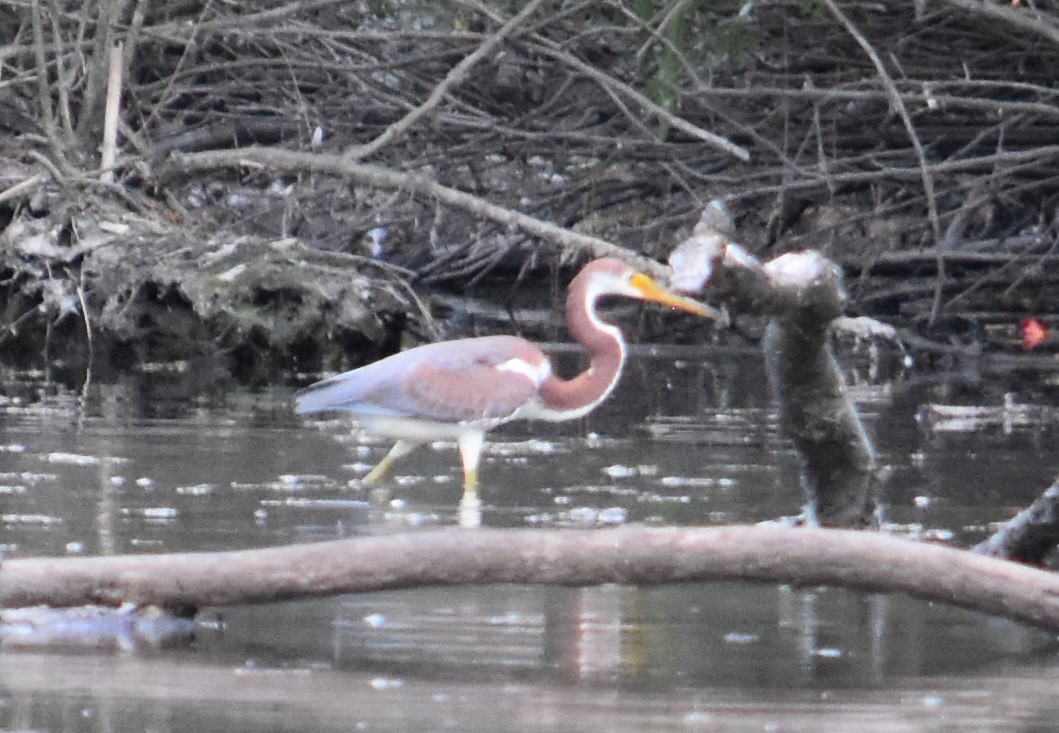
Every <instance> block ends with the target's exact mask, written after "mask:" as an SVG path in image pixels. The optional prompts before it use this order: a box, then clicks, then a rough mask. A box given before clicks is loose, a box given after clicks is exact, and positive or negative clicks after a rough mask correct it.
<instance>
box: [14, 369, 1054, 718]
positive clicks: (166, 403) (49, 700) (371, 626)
mask: <svg viewBox="0 0 1059 733" xmlns="http://www.w3.org/2000/svg"><path fill="white" fill-rule="evenodd" d="M854 376H856V375H854ZM8 377H9V378H8V379H7V382H6V392H7V394H8V397H9V400H10V401H9V402H8V403H7V404H6V405H5V406H3V407H2V411H0V530H2V535H0V543H2V545H3V548H4V549H5V550H6V551H7V552H8V553H9V554H11V555H15V556H29V555H41V554H46V555H94V554H101V553H125V552H158V551H173V550H189V549H196V550H214V549H216V550H220V549H235V548H245V547H259V546H264V545H273V544H281V543H287V542H303V541H313V540H321V539H330V538H335V537H340V536H350V535H356V534H362V533H387V532H405V531H415V530H416V529H417V528H420V527H424V526H427V527H429V526H436V525H449V524H453V523H455V521H456V502H457V499H458V497H459V494H460V481H461V475H460V472H459V467H458V466H459V464H458V460H457V456H456V453H455V450H454V448H453V447H452V446H437V447H431V448H427V449H421V450H420V451H419V452H417V453H415V454H413V455H412V456H409V457H408V458H406V459H404V461H403V462H402V463H401V464H399V466H398V468H397V471H396V474H395V476H394V477H393V478H394V480H393V481H392V482H391V483H389V484H388V490H387V491H385V492H376V493H372V494H370V493H367V492H365V491H364V490H363V489H361V488H360V487H359V484H358V481H357V479H358V478H359V477H360V476H361V475H363V473H364V471H365V470H366V469H367V468H368V467H370V465H372V464H373V463H374V461H376V460H377V459H378V458H379V457H381V455H382V454H383V452H385V450H386V449H387V448H388V446H387V445H385V444H382V443H375V442H370V441H368V442H363V441H361V440H360V439H358V438H357V437H355V436H352V435H350V433H349V431H348V430H346V429H345V428H344V427H343V426H342V425H341V424H340V423H337V422H317V423H306V424H302V423H301V422H300V421H299V420H298V419H296V418H295V417H294V416H293V415H292V414H291V410H290V399H291V393H290V392H289V391H284V390H275V391H269V392H258V393H249V392H246V391H239V390H236V391H232V392H230V393H218V392H211V391H209V390H203V389H202V388H201V387H200V386H198V385H197V384H196V376H195V373H194V370H192V371H191V372H189V373H180V374H167V373H157V374H151V375H141V376H138V377H129V378H127V379H125V380H124V381H123V382H121V383H119V384H114V385H100V386H92V387H90V388H89V389H87V390H86V391H85V393H84V394H83V395H81V394H77V393H73V392H71V391H69V390H67V389H64V388H63V387H61V386H56V385H54V384H50V385H49V384H45V383H42V382H40V381H39V380H35V379H28V378H25V377H24V376H18V375H8ZM989 384H990V385H991V386H990V387H989V388H988V389H986V388H984V387H982V386H981V384H972V385H967V384H965V383H960V382H954V381H953V380H937V381H934V382H930V381H924V383H922V384H915V383H913V382H912V381H910V380H908V379H903V380H898V381H896V382H882V383H877V384H872V383H871V382H869V381H867V380H861V381H858V384H857V385H856V386H855V388H854V394H855V395H856V396H857V399H858V403H859V404H860V406H861V407H862V409H863V410H864V413H865V415H866V417H867V419H868V421H869V424H870V427H871V431H872V433H873V435H874V436H875V438H876V440H877V445H878V449H879V453H880V458H881V462H882V463H883V464H884V465H885V466H886V467H887V469H888V473H887V479H886V489H885V496H884V500H885V503H886V507H885V509H886V519H887V521H889V522H891V523H892V524H893V525H894V526H895V527H896V528H898V529H899V530H900V531H904V532H911V533H926V534H931V535H933V536H936V537H941V538H947V537H953V538H954V539H955V541H958V542H968V541H974V540H975V539H978V538H979V537H981V536H982V535H983V534H984V533H985V532H987V531H988V524H989V523H990V522H993V521H997V520H1001V519H1004V518H1006V517H1008V516H1010V514H1011V513H1012V512H1013V511H1014V510H1015V509H1017V508H1019V507H1020V506H1023V505H1025V504H1026V503H1028V502H1029V501H1031V500H1032V499H1033V498H1035V496H1036V495H1037V494H1038V493H1039V492H1040V491H1041V490H1042V489H1043V488H1044V487H1046V486H1047V485H1048V484H1049V482H1050V481H1051V479H1052V478H1053V474H1054V473H1055V472H1056V465H1055V460H1054V456H1055V455H1056V454H1057V451H1056V447H1057V442H1059V433H1057V431H1056V430H1054V429H1049V428H1039V427H1038V428H1034V427H1029V426H1021V427H1020V426H1015V427H1011V428H1010V429H1009V430H1008V431H1005V430H1004V428H1003V425H1002V423H1000V424H998V425H996V426H986V427H981V429H975V430H971V431H966V430H964V431H948V430H943V429H937V430H931V429H927V428H924V427H922V426H921V425H919V424H917V422H916V421H915V419H914V417H915V414H916V412H917V410H918V409H919V407H920V406H921V405H923V404H924V403H926V402H930V401H942V400H943V399H949V398H960V399H964V400H966V399H968V398H973V399H974V401H977V402H985V403H996V404H1000V396H999V395H1000V393H1001V392H1003V391H1004V390H1005V389H1006V387H1004V386H1003V385H1001V384H999V383H998V382H992V383H989ZM763 386H764V374H763V372H762V366H761V363H760V360H759V358H758V357H757V355H756V354H754V352H753V351H750V350H747V351H712V352H709V353H705V354H704V353H702V352H697V351H670V352H667V353H665V354H662V355H660V356H651V355H641V356H640V357H638V358H637V359H635V360H634V361H633V362H632V364H631V365H630V368H629V370H628V372H627V374H626V376H625V379H624V381H623V383H622V385H621V387H620V389H619V392H618V393H617V395H616V396H615V398H614V399H612V400H611V401H610V402H609V403H607V404H606V405H605V406H604V407H603V408H601V409H600V410H599V411H597V412H596V413H594V414H593V415H592V416H591V417H590V418H589V419H587V420H586V421H583V422H579V423H576V424H570V425H532V424H529V425H524V426H510V427H509V428H507V429H505V430H504V431H502V432H499V433H497V434H495V435H494V436H493V437H494V440H493V442H492V443H491V445H490V449H489V452H488V454H487V456H486V458H485V460H484V461H483V465H482V470H481V473H482V482H483V489H482V491H483V501H484V504H485V506H484V508H483V516H482V521H483V524H485V525H491V526H542V527H554V526H600V527H601V529H600V531H606V529H605V525H608V524H618V523H627V522H638V523H647V524H716V523H728V522H753V521H758V520H763V519H770V518H774V517H777V516H782V515H792V514H796V513H797V512H798V511H799V510H800V506H801V497H800V490H799V487H798V482H797V468H796V463H795V459H794V456H793V454H792V453H791V452H790V451H789V450H788V448H787V447H786V445H785V444H784V443H783V441H782V440H780V439H779V438H778V437H777V435H776V429H775V415H774V412H773V411H772V409H771V407H770V404H769V399H768V396H767V395H766V394H765V392H764V389H763ZM1056 651H1057V647H1056V644H1055V640H1054V638H1053V637H1052V636H1051V635H1048V634H1045V633H1042V632H1039V631H1035V630H1032V629H1028V628H1026V627H1023V626H1020V625H1017V624H1014V623H1011V622H1007V621H1004V620H999V619H995V618H991V617H987V616H984V615H980V614H975V613H970V612H966V611H960V610H955V609H951V608H947V607H943V606H935V605H931V604H927V603H924V602H921V601H916V600H912V599H908V598H905V597H902V596H879V595H864V594H859V593H851V592H846V591H841V590H836V589H816V590H806V591H795V590H791V589H789V588H784V587H774V586H753V585H743V584H730V583H728V584H691V585H681V586H667V587H660V588H642V589H641V588H631V587H616V586H605V587H600V588H589V589H558V588H538V587H509V586H502V587H485V588H449V589H430V590H422V591H404V592H388V593H375V594H365V595H361V596H347V597H341V598H335V599H331V600H326V601H314V602H305V603H288V604H277V605H272V606H262V607H246V608H225V609H209V610H206V611H204V612H203V613H202V614H201V615H200V618H199V626H198V629H197V633H196V636H195V638H194V640H192V641H188V642H186V643H183V642H174V643H172V644H170V645H167V646H165V647H164V648H157V647H155V646H151V645H149V644H145V643H142V642H136V641H135V640H128V642H127V643H125V644H118V645H116V646H115V645H109V646H108V647H107V648H103V649H99V648H92V649H83V648H82V649H78V648H72V647H70V646H67V647H63V648H47V649H40V648H25V647H18V646H17V645H13V644H11V643H8V644H7V645H6V646H5V647H4V648H3V650H2V652H0V729H3V730H76V731H103V730H105V731H141V730H156V731H168V730H195V731H222V730H223V731H226V732H227V733H232V732H233V731H242V730H247V731H250V730H253V731H260V730H285V731H310V730H313V731H316V730H361V729H362V730H381V731H407V730H415V731H418V730H422V731H436V730H441V729H454V730H474V731H522V730H563V731H577V730H593V731H597V730H601V729H602V730H619V731H657V730H776V731H803V730H804V731H816V730H825V729H826V730H857V731H872V730H885V731H901V730H909V731H943V730H946V731H947V730H960V731H965V730H1038V729H1039V730H1047V729H1054V728H1055V727H1057V726H1059V703H1056V702H1055V696H1054V689H1055V684H1056V680H1057V678H1059V663H1057V660H1056Z"/></svg>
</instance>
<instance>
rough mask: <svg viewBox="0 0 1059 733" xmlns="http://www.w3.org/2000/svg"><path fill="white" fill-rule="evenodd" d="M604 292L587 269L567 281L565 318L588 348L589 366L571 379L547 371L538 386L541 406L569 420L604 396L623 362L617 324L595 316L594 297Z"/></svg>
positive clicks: (554, 415)
mask: <svg viewBox="0 0 1059 733" xmlns="http://www.w3.org/2000/svg"><path fill="white" fill-rule="evenodd" d="M604 294H605V292H603V291H597V290H596V289H595V288H593V277H592V272H591V271H590V270H584V271H582V272H581V273H580V274H579V275H578V276H577V277H575V278H574V279H573V281H572V282H571V283H570V288H569V290H568V292H567V295H566V322H567V325H568V327H569V329H570V335H571V336H573V338H574V340H576V341H577V342H578V343H579V344H581V345H582V346H583V347H585V350H586V351H588V356H589V362H588V367H587V368H586V369H585V370H584V371H583V372H581V373H580V374H578V375H577V376H576V377H574V378H573V379H562V378H560V377H558V376H556V375H555V374H551V375H549V377H548V378H547V379H546V380H545V382H544V384H542V385H541V388H540V392H539V394H540V399H541V402H542V403H543V406H544V407H546V408H547V409H548V410H551V411H553V413H554V414H553V415H552V418H553V419H556V420H568V419H573V418H575V417H580V416H581V415H584V414H586V413H587V412H589V411H591V410H592V408H594V407H595V406H596V405H598V404H599V403H600V402H602V401H603V400H604V399H606V397H607V395H609V394H610V392H611V390H612V389H614V385H615V384H617V382H618V377H619V376H621V368H622V365H623V364H624V363H625V341H624V340H623V339H622V336H621V332H620V331H619V330H618V329H617V327H616V326H613V325H610V324H605V323H602V322H601V321H599V319H598V318H597V317H596V300H597V299H598V298H599V296H600V295H604Z"/></svg>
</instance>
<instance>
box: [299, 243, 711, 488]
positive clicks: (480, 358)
mask: <svg viewBox="0 0 1059 733" xmlns="http://www.w3.org/2000/svg"><path fill="white" fill-rule="evenodd" d="M604 295H621V296H625V297H630V298H637V299H643V300H651V301H655V302H659V303H664V304H667V305H670V306H671V307H675V308H680V309H682V310H686V311H689V312H692V313H696V314H698V315H704V316H715V315H716V313H715V312H713V311H711V310H710V309H708V308H707V307H706V306H703V305H701V304H699V303H696V302H695V301H691V300H687V299H685V298H681V297H680V296H677V295H673V294H671V293H669V292H667V291H665V290H663V289H662V288H661V287H660V286H658V285H657V284H655V283H654V281H652V280H650V278H648V277H647V276H646V275H643V274H641V273H638V272H636V271H635V270H633V269H632V268H630V267H628V266H627V265H625V264H624V263H622V262H620V261H619V260H615V259H609V258H608V259H601V260H596V261H594V262H591V263H589V264H588V265H587V266H586V267H585V268H584V269H583V270H582V271H581V272H580V273H579V274H578V276H577V277H576V278H574V280H573V281H572V282H571V284H570V288H569V291H568V295H567V321H568V323H569V327H570V332H571V335H572V336H573V337H574V338H575V339H577V341H578V342H579V343H581V345H582V346H584V347H585V349H586V350H587V351H588V353H589V356H590V361H589V364H588V367H587V368H586V369H585V370H584V371H583V372H581V373H580V374H578V375H577V376H575V377H574V378H572V379H562V378H561V377H559V376H558V375H556V374H554V373H553V372H552V368H551V362H550V361H549V360H548V357H547V356H545V354H544V352H542V351H541V350H540V349H539V348H538V347H537V346H535V345H534V344H533V343H531V342H529V341H527V340H526V339H523V338H519V337H516V336H487V337H484V338H469V339H459V340H456V341H445V342H442V343H437V344H428V345H426V346H420V347H417V348H414V349H410V350H408V351H404V352H401V353H399V354H395V355H393V356H390V357H387V358H385V359H382V360H381V361H377V362H375V363H373V364H369V365H367V366H365V367H362V368H360V369H355V370H353V371H351V372H346V373H345V374H340V375H338V376H335V377H332V378H330V379H326V380H324V381H322V382H318V383H316V384H314V385H312V386H310V387H309V388H307V389H306V390H305V391H304V392H302V393H301V394H300V395H299V396H298V404H297V411H298V413H299V414H308V413H316V412H325V411H332V410H341V411H345V412H348V413H350V414H351V415H352V416H353V417H354V418H355V419H356V421H357V422H358V423H359V424H360V425H361V427H363V428H364V429H365V430H367V431H368V432H370V433H375V434H377V435H382V436H388V437H391V438H396V439H397V444H396V445H395V446H394V447H393V449H392V450H391V451H390V453H389V454H388V455H387V456H386V457H385V458H384V459H383V461H382V462H381V463H380V464H379V465H378V466H377V467H376V468H375V469H374V470H373V471H372V472H371V473H370V474H368V476H366V477H365V481H366V482H367V483H373V482H374V481H377V480H378V479H379V478H381V477H382V476H383V475H384V474H385V472H386V470H387V469H388V468H389V467H390V466H391V465H392V464H393V462H394V461H395V460H396V459H398V458H400V457H401V456H403V455H405V454H406V453H408V452H409V451H411V450H412V449H414V448H415V447H416V446H417V445H419V444H421V443H425V442H429V441H433V440H445V439H449V440H456V441H457V443H458V445H459V448H460V453H461V455H462V458H463V467H464V477H465V478H464V491H465V500H466V499H467V498H468V497H471V496H473V495H474V493H475V492H476V487H477V471H478V458H479V455H480V453H481V449H482V445H483V442H484V439H485V432H486V431H488V430H490V429H492V428H494V427H496V426H498V425H501V424H503V423H506V422H509V421H511V420H516V419H537V420H551V421H558V420H571V419H574V418H578V417H581V416H582V415H585V414H587V413H588V412H590V411H591V410H592V409H593V408H595V407H596V406H597V405H598V404H599V403H600V402H602V401H603V400H604V399H606V398H607V396H608V395H609V394H610V393H611V391H612V390H613V389H614V385H615V384H617V381H618V378H619V377H620V376H621V369H622V365H623V363H624V361H625V342H624V339H623V338H622V335H621V332H620V331H619V330H618V329H617V327H615V326H613V325H611V324H608V323H604V322H603V321H601V320H600V319H599V317H598V316H597V314H596V311H595V305H596V301H597V300H598V299H599V298H600V297H601V296H604Z"/></svg>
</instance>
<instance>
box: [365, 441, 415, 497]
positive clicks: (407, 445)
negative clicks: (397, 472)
mask: <svg viewBox="0 0 1059 733" xmlns="http://www.w3.org/2000/svg"><path fill="white" fill-rule="evenodd" d="M418 447H419V443H416V442H414V441H411V440H398V441H397V442H396V443H394V444H393V448H390V452H389V453H387V454H386V455H385V456H384V457H383V459H382V460H381V461H379V465H377V466H376V467H375V468H373V469H371V471H369V472H368V475H367V476H365V477H364V479H363V484H364V485H365V486H371V485H372V484H376V483H378V482H379V481H380V480H381V479H382V477H383V476H385V475H386V474H387V473H388V472H389V470H390V469H391V468H393V464H395V463H397V459H398V458H401V457H402V456H407V455H408V454H409V453H411V452H412V451H414V450H415V449H416V448H418Z"/></svg>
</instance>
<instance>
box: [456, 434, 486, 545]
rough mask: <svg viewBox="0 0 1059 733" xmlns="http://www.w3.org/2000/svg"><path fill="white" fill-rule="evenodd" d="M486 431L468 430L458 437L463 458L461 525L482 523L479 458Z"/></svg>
mask: <svg viewBox="0 0 1059 733" xmlns="http://www.w3.org/2000/svg"><path fill="white" fill-rule="evenodd" d="M484 442H485V433H483V432H481V431H474V432H467V433H464V434H462V435H460V436H459V438H457V443H458V445H459V447H460V458H461V459H462V460H463V497H462V498H461V499H460V517H459V522H460V526H461V527H477V526H479V525H480V524H481V523H482V502H481V500H480V499H479V498H478V459H479V457H481V455H482V444H483V443H484Z"/></svg>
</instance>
